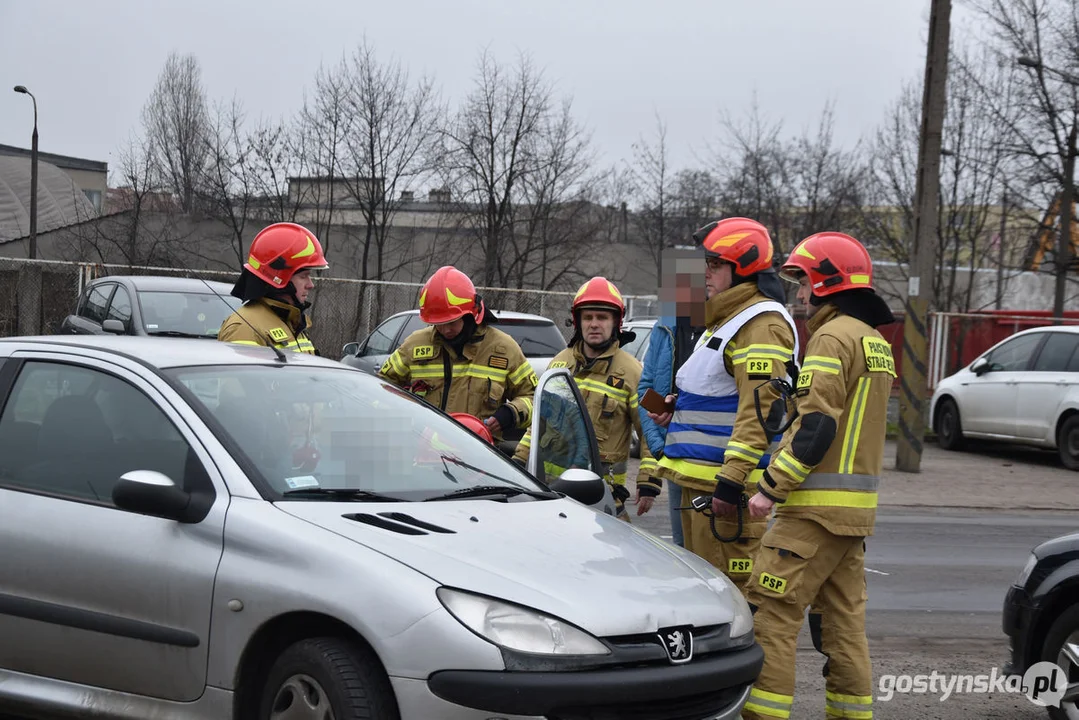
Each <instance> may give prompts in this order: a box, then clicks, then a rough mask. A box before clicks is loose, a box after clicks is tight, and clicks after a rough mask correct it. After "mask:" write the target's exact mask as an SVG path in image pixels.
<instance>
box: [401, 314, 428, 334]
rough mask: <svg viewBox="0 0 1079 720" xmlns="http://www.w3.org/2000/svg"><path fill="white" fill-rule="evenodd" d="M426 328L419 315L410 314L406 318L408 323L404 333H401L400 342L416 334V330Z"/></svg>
mask: <svg viewBox="0 0 1079 720" xmlns="http://www.w3.org/2000/svg"><path fill="white" fill-rule="evenodd" d="M425 327H427V323H425V322H424V321H423V320H422V319H421V318H420V314H419V313H412V314H411V315H409V316H408V323H407V324H406V325H405V329H404V331H403V332H402V333H401V340H402V341H404V339H405V338H406V337H408V336H409V335H411V334H412V333H414V332H416V331H417V330H423V329H424V328H425Z"/></svg>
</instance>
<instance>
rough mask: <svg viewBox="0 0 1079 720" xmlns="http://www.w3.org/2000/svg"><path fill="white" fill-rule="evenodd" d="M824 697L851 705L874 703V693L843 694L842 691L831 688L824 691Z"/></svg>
mask: <svg viewBox="0 0 1079 720" xmlns="http://www.w3.org/2000/svg"><path fill="white" fill-rule="evenodd" d="M824 697H825V699H827V700H834V701H836V702H840V703H848V704H850V705H872V704H873V696H872V695H843V694H840V693H834V692H831V691H830V690H825V691H824Z"/></svg>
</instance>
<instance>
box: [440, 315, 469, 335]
mask: <svg viewBox="0 0 1079 720" xmlns="http://www.w3.org/2000/svg"><path fill="white" fill-rule="evenodd" d="M464 329H465V319H464V317H459V318H457V319H456V320H454V321H452V322H448V323H442V324H441V325H435V332H437V333H438V334H439V335H441V336H442V337H444V338H446V339H447V340H453V339H454V338H455V337H457V336H458V335H460V334H461V331H462V330H464Z"/></svg>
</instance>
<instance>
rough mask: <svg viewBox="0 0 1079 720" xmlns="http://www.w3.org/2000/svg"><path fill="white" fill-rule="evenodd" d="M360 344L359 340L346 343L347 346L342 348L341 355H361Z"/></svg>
mask: <svg viewBox="0 0 1079 720" xmlns="http://www.w3.org/2000/svg"><path fill="white" fill-rule="evenodd" d="M359 354H360V344H359V343H358V342H350V343H345V346H344V347H343V348H341V356H342V357H344V356H345V355H359Z"/></svg>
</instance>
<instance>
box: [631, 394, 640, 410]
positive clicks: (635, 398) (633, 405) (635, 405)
mask: <svg viewBox="0 0 1079 720" xmlns="http://www.w3.org/2000/svg"><path fill="white" fill-rule="evenodd" d="M639 406H640V401H639V399H638V396H637V393H633V395H631V396H630V398H629V409H630V410H636V409H637V408H638V407H639Z"/></svg>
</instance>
